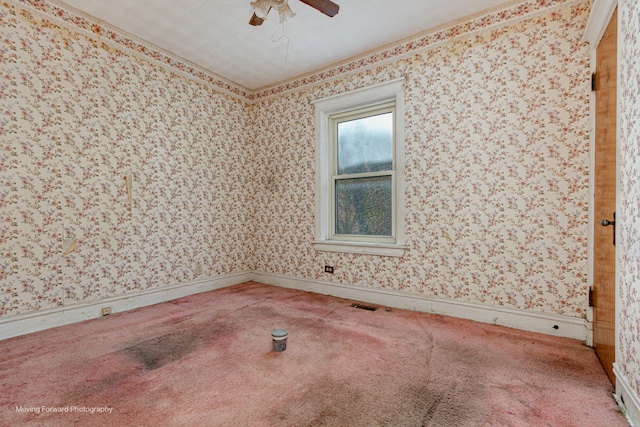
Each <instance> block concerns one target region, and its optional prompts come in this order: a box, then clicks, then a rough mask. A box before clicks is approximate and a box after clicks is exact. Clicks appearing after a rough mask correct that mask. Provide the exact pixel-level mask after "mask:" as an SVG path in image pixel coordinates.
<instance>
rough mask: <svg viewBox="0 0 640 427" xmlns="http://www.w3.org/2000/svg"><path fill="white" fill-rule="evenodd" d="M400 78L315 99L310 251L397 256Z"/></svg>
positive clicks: (401, 250)
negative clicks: (313, 208)
mask: <svg viewBox="0 0 640 427" xmlns="http://www.w3.org/2000/svg"><path fill="white" fill-rule="evenodd" d="M402 84H403V80H394V81H392V82H389V83H383V84H380V85H376V86H372V87H370V88H366V89H360V90H357V91H354V92H349V93H346V94H342V95H338V96H335V97H331V98H325V99H323V100H319V101H316V102H315V103H314V104H315V107H316V124H317V128H318V135H317V137H318V144H317V145H318V147H317V148H318V149H317V153H318V160H317V170H318V175H317V186H316V190H317V191H316V194H317V201H316V205H317V212H316V222H317V223H316V241H315V242H314V247H315V248H316V249H317V250H323V251H335V252H352V253H363V254H372V255H386V256H402V255H403V254H404V250H405V249H406V248H405V247H404V246H402V245H403V241H404V227H403V226H402V225H403V222H402V219H403V216H404V215H403V212H404V182H403V179H402V173H401V171H402V158H403V156H402V155H403V152H404V138H403V135H404V132H403V124H404V123H403V116H404V109H403V107H404V105H403V92H402Z"/></svg>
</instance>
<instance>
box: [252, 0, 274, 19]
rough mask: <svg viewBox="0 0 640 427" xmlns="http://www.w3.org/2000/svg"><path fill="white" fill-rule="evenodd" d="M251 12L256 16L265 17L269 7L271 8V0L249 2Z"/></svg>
mask: <svg viewBox="0 0 640 427" xmlns="http://www.w3.org/2000/svg"><path fill="white" fill-rule="evenodd" d="M251 7H253V12H254V13H255V14H256V16H257V17H258V18H261V19H266V18H267V14H268V13H269V9H271V2H270V1H269V0H256V1H252V2H251Z"/></svg>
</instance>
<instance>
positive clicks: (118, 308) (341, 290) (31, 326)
mask: <svg viewBox="0 0 640 427" xmlns="http://www.w3.org/2000/svg"><path fill="white" fill-rule="evenodd" d="M249 280H255V281H257V282H261V283H265V284H270V285H275V286H280V287H285V288H293V289H300V290H303V291H309V292H315V293H319V294H324V295H332V296H336V297H339V298H346V299H351V300H356V301H362V302H367V303H371V304H378V305H382V306H385V307H394V308H401V309H407V310H415V311H421V312H426V313H434V314H442V315H445V316H452V317H459V318H463V319H469V320H475V321H478V322H483V323H491V324H495V325H502V326H507V327H511V328H516V329H522V330H526V331H532V332H540V333H545V334H549V335H556V336H561V337H566V338H573V339H577V340H581V341H584V342H587V343H588V339H587V338H588V331H589V325H590V324H589V322H587V321H586V320H585V319H578V318H574V317H567V316H559V315H556V314H548V313H540V312H532V311H524V310H516V309H511V308H505V307H496V306H491V305H484V304H479V303H472V302H463V301H456V300H450V299H445V298H432V297H425V296H422V295H412V294H405V293H401V292H396V291H388V290H383V289H372V288H362V287H358V286H352V285H344V284H336V283H332V282H324V281H320V280H313V279H305V278H298V277H291V276H283V275H278V274H272V273H262V272H241V273H235V274H230V275H226V276H219V277H214V278H208V279H204V280H200V281H195V282H190V283H184V284H180V285H174V286H169V287H163V288H159V289H153V290H149V291H143V292H139V293H136V294H131V295H123V296H119V297H113V298H106V299H102V300H99V301H94V302H89V303H85V304H77V305H73V306H68V307H58V308H55V309H51V310H43V311H41V312H36V313H29V314H25V315H17V316H10V317H7V318H0V340H3V339H7V338H11V337H15V336H19V335H24V334H29V333H32V332H37V331H42V330H45V329H49V328H54V327H57V326H64V325H69V324H72V323H76V322H82V321H84V320H90V319H95V318H98V317H101V309H102V308H103V307H111V312H112V313H118V312H122V311H127V310H132V309H135V308H140V307H145V306H149V305H153V304H158V303H161V302H165V301H171V300H173V299H176V298H181V297H184V296H188V295H193V294H197V293H201V292H207V291H212V290H215V289H220V288H224V287H227V286H231V285H236V284H239V283H242V282H246V281H249ZM556 326H557V328H555V327H556Z"/></svg>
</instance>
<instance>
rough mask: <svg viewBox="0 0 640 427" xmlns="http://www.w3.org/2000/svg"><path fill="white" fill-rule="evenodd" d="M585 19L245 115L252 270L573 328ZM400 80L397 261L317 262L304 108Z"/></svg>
mask: <svg viewBox="0 0 640 427" xmlns="http://www.w3.org/2000/svg"><path fill="white" fill-rule="evenodd" d="M588 14H589V3H588V2H580V3H576V2H572V3H570V4H568V5H565V6H564V7H558V8H556V9H555V10H553V11H550V12H548V13H545V14H541V15H538V16H537V17H533V18H529V19H527V20H524V21H522V22H517V23H513V24H512V25H509V26H502V27H499V28H497V29H487V30H483V31H479V32H475V33H474V32H471V31H470V30H469V32H468V33H466V34H465V33H461V34H460V35H459V36H458V37H456V38H452V39H451V40H448V41H447V42H446V43H439V44H438V45H436V46H434V47H433V48H431V49H429V48H428V47H427V48H423V49H420V50H417V51H416V52H415V53H414V54H413V55H408V56H404V57H403V58H399V59H398V60H395V61H387V62H385V63H383V64H377V63H375V58H372V59H371V62H373V63H374V65H371V63H368V62H367V61H366V60H364V61H362V63H361V65H362V67H361V71H360V72H355V73H345V74H344V75H343V76H338V77H336V76H334V78H333V79H332V80H327V81H324V82H322V83H319V84H317V85H314V86H310V87H306V88H300V89H299V90H294V91H291V92H290V93H288V94H280V95H274V96H271V97H269V98H268V99H265V100H263V101H261V102H260V103H258V104H257V105H256V107H255V108H256V111H255V117H256V118H257V120H259V127H260V128H261V129H263V130H264V131H263V132H261V133H260V135H258V136H257V138H256V141H255V143H256V150H257V154H256V156H255V157H256V174H257V176H258V179H259V185H258V189H257V193H256V194H257V208H256V209H257V211H256V212H257V222H258V223H259V224H260V225H261V227H260V230H259V232H258V234H257V235H256V245H257V246H256V254H255V269H256V270H257V271H262V272H270V273H275V274H281V275H286V276H292V277H305V278H312V279H318V280H327V281H333V282H339V283H347V284H352V285H357V286H362V287H371V288H383V289H390V290H395V291H403V292H408V293H411V294H418V295H426V296H437V297H445V298H453V299H458V300H464V301H475V302H481V303H486V304H489V305H496V306H498V305H499V306H505V307H511V308H517V309H527V310H536V311H541V312H548V313H557V314H563V315H567V316H574V317H584V316H585V311H586V302H587V277H586V271H587V239H586V236H587V234H588V228H587V222H588V218H587V213H588V206H587V200H588V164H589V161H588V160H589V156H588V148H589V137H588V131H587V130H588V128H589V123H588V116H589V74H590V73H589V49H588V46H587V44H586V43H584V42H583V41H582V39H581V37H582V34H583V31H584V26H585V24H586V21H587V18H588ZM398 77H405V78H406V94H405V109H406V117H405V126H406V130H405V134H406V141H405V144H406V153H405V156H406V159H407V161H406V165H405V174H406V183H407V192H406V198H407V216H406V218H405V223H406V236H407V244H408V246H409V247H410V250H409V251H408V252H407V253H406V254H405V256H404V257H403V258H401V259H400V258H391V257H377V256H362V255H353V254H335V253H326V252H315V251H314V249H313V248H312V245H311V244H312V241H313V239H314V216H313V212H314V202H315V200H314V192H313V189H314V178H315V175H314V168H315V165H314V162H315V159H314V144H315V142H314V138H315V130H314V109H313V106H312V105H311V104H310V102H311V101H313V100H315V99H320V98H323V97H326V96H329V95H332V94H336V93H342V92H345V91H348V90H353V89H357V88H361V87H366V86H369V85H371V84H374V83H378V82H383V81H388V80H391V79H395V78H398ZM325 264H328V265H334V266H335V274H333V275H329V274H325V273H324V272H323V266H324V265H325Z"/></svg>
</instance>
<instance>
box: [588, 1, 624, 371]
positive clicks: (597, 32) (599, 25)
mask: <svg viewBox="0 0 640 427" xmlns="http://www.w3.org/2000/svg"><path fill="white" fill-rule="evenodd" d="M617 7H618V0H595V2H594V3H593V5H592V9H591V14H590V15H589V21H588V22H587V27H586V28H585V32H584V36H583V40H584V41H587V42H589V48H590V55H591V73H595V71H596V49H597V47H598V45H599V44H600V40H601V39H602V36H603V35H604V33H605V30H606V29H607V26H608V24H609V21H610V20H611V18H612V16H613V13H614V12H615V10H616V8H617ZM619 20H620V15H619V14H618V22H619ZM618 40H620V25H618ZM617 58H618V60H617V63H618V65H617V71H616V74H617V75H618V76H619V75H620V43H618V54H617ZM617 86H618V87H617V95H618V97H617V99H620V85H619V84H618V85H617ZM595 105H596V95H595V92H594V91H592V92H591V96H590V105H589V110H590V113H589V233H588V249H587V283H588V286H589V287H593V280H594V269H593V265H594V258H595V247H594V240H595V238H594V226H595V222H596V221H598V220H599V219H598V218H595V213H594V194H595V154H594V153H595V137H596V132H595V127H596V109H595ZM619 105H620V104H619V103H618V102H617V103H616V212H619V211H620V205H619V204H620V186H619V185H617V183H618V182H619V180H618V178H619V176H620V161H619V160H620V110H619ZM619 229H620V227H616V229H615V233H616V240H619V236H618V233H619ZM619 259H620V257H619V256H618V254H616V261H615V262H616V265H615V271H616V273H615V294H616V295H615V304H616V316H615V330H616V339H615V350H616V359H617V355H618V353H619V352H618V350H619V337H618V329H619V328H618V325H619V319H620V315H619V307H620V300H619V297H620V293H619V292H618V283H619V281H618V279H619V276H618V272H619V271H620V269H619ZM593 320H594V319H593V308H592V307H589V308H588V310H587V324H588V328H589V330H588V331H587V345H589V346H593ZM613 365H614V366H613V369H614V371H616V363H614V364H613Z"/></svg>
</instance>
